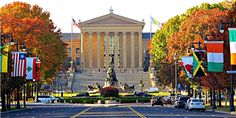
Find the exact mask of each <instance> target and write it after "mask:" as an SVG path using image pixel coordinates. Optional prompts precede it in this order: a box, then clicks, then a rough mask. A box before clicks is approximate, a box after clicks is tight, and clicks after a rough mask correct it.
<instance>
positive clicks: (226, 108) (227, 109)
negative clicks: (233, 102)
mask: <svg viewBox="0 0 236 118" xmlns="http://www.w3.org/2000/svg"><path fill="white" fill-rule="evenodd" d="M211 109H212V107H211V106H206V110H211ZM216 110H217V111H224V112H230V111H229V106H227V107H225V106H222V107H217V106H216Z"/></svg>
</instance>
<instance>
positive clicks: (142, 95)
mask: <svg viewBox="0 0 236 118" xmlns="http://www.w3.org/2000/svg"><path fill="white" fill-rule="evenodd" d="M134 95H135V96H138V97H151V96H152V95H150V94H148V93H146V92H135V93H134Z"/></svg>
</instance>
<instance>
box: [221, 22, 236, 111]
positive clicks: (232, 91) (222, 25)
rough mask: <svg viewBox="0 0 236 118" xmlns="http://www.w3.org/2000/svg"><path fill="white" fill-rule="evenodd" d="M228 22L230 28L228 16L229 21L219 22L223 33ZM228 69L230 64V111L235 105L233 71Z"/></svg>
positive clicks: (231, 24) (231, 25)
mask: <svg viewBox="0 0 236 118" xmlns="http://www.w3.org/2000/svg"><path fill="white" fill-rule="evenodd" d="M227 24H229V25H230V28H232V27H233V24H234V22H233V19H232V18H230V20H229V22H221V23H220V33H224V29H225V25H227ZM230 71H232V65H230V67H229V71H228V72H227V73H228V74H230V75H229V79H230V107H229V109H230V111H231V112H232V111H235V107H234V78H233V77H232V74H233V73H230Z"/></svg>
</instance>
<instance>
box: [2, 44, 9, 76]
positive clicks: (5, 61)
mask: <svg viewBox="0 0 236 118" xmlns="http://www.w3.org/2000/svg"><path fill="white" fill-rule="evenodd" d="M9 48H10V46H9V45H5V46H3V52H2V53H1V72H2V73H7V72H8V52H9Z"/></svg>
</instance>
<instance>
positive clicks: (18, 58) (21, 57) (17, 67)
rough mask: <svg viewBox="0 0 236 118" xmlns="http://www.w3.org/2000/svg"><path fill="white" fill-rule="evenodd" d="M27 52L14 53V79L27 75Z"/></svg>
mask: <svg viewBox="0 0 236 118" xmlns="http://www.w3.org/2000/svg"><path fill="white" fill-rule="evenodd" d="M25 57H26V52H12V60H13V72H12V77H24V76H25V74H26V60H25Z"/></svg>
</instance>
